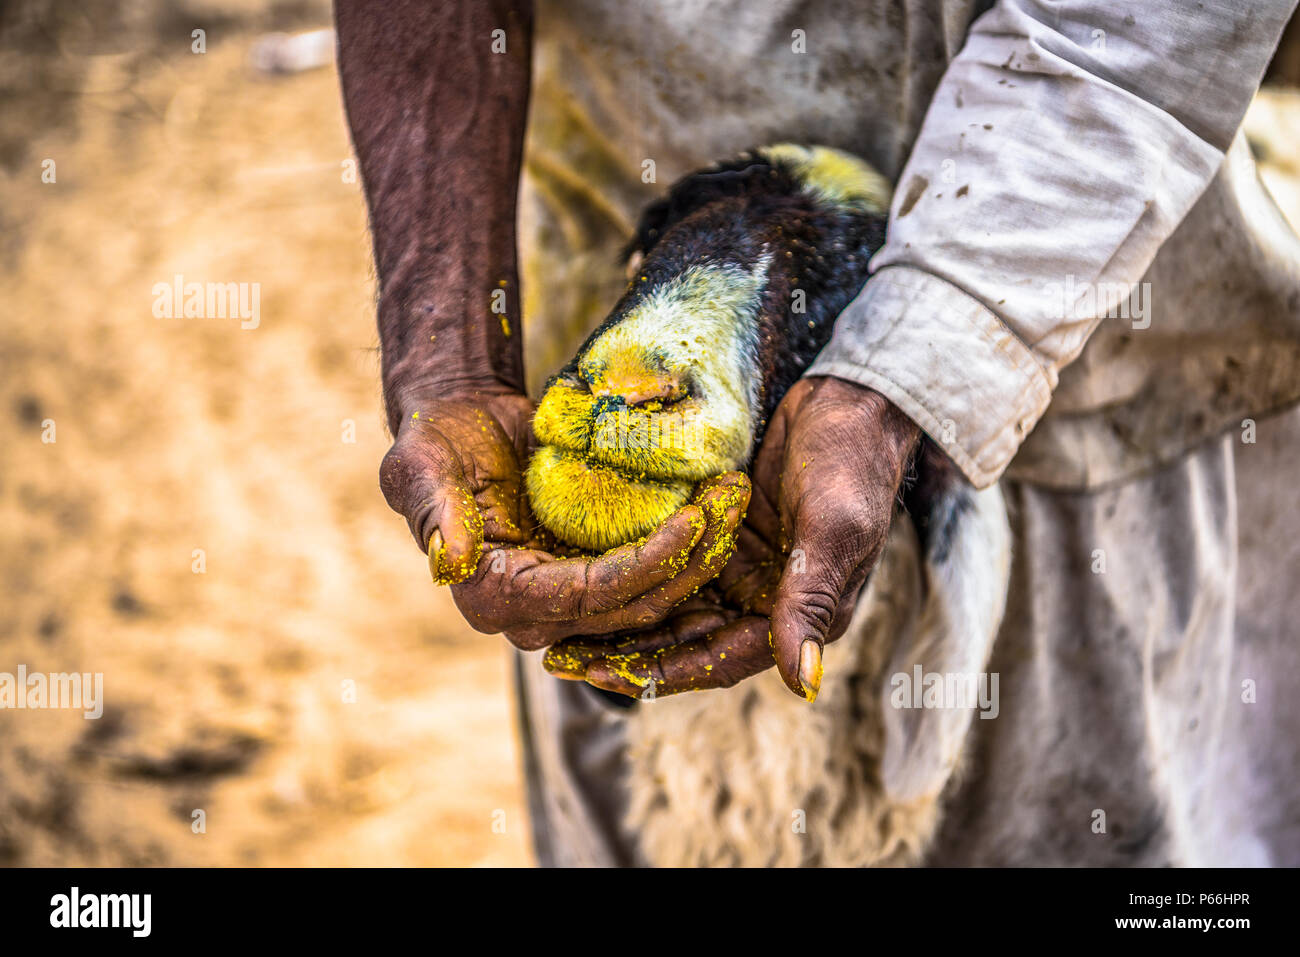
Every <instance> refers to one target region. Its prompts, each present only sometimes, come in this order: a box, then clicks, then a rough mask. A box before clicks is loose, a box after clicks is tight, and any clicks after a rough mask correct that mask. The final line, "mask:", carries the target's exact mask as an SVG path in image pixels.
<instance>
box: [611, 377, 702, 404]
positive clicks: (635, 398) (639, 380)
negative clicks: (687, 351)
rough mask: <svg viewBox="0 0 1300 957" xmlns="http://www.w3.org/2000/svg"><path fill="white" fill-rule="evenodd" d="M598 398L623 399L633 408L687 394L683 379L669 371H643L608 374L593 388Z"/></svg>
mask: <svg viewBox="0 0 1300 957" xmlns="http://www.w3.org/2000/svg"><path fill="white" fill-rule="evenodd" d="M591 391H592V394H593V395H595V396H596V397H598V398H605V397H608V398H610V399H621V400H622V402H623V404H626V405H628V406H631V407H633V408H635V407H637V406H642V405H649V404H650V403H652V402H658V403H662V404H665V405H666V404H667V403H669V402H676V401H677V400H678V399H680V398H682V397H683V396H684V395H685V394H686V390H685V388H683V386H682V383H681V381H680V380H679V379H678V378H677V377H676V376H672V375H668V374H667V373H656V372H649V371H645V372H641V373H638V374H633V375H626V376H607V377H606V378H605V379H604V380H603V381H601V382H600V383H599V384H597V386H596V387H595V388H593V389H592V390H591Z"/></svg>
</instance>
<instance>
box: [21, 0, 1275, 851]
mask: <svg viewBox="0 0 1300 957" xmlns="http://www.w3.org/2000/svg"><path fill="white" fill-rule="evenodd" d="M330 18H331V14H330V8H329V4H328V3H327V2H325V0H278V2H277V0H225V2H220V3H217V2H206V0H116V2H115V0H97V2H93V0H92V2H86V0H30V2H22V0H19V2H14V0H10V2H7V3H0V291H2V293H3V307H4V313H3V316H0V672H14V671H15V670H16V668H17V666H18V665H19V664H25V665H26V666H27V669H28V671H29V672H37V671H39V672H61V671H77V672H102V673H103V674H104V697H105V709H104V714H103V717H102V718H101V719H99V720H97V721H95V720H90V721H88V720H85V719H84V718H83V717H82V714H81V712H80V711H66V710H64V711H61V710H46V711H21V712H19V711H0V865H62V864H86V865H137V864H192V865H200V864H227V865H249V864H252V865H323V864H339V865H358V864H374V865H380V864H382V865H388V864H395V865H417V864H418V865H447V864H455V865H475V864H488V865H513V864H527V863H530V862H531V850H530V848H529V842H528V837H527V834H528V830H527V821H526V818H525V815H524V804H523V793H522V788H521V778H520V770H519V766H518V754H517V749H516V745H515V739H514V723H513V722H514V716H513V711H512V705H511V701H510V696H509V685H508V680H507V679H508V666H509V658H508V653H507V651H506V648H505V645H504V642H503V641H501V640H500V639H499V638H493V637H487V636H482V635H478V634H476V633H474V632H472V631H471V630H470V629H469V628H468V627H467V626H466V625H464V623H463V622H462V621H461V619H460V616H459V614H458V613H457V611H456V609H455V606H454V605H453V603H452V601H451V599H450V596H449V595H448V594H447V592H446V591H443V590H438V589H435V588H434V587H433V586H432V585H431V584H430V582H429V577H428V572H427V570H426V567H425V563H424V561H423V560H422V559H421V557H420V555H419V554H418V551H417V550H416V548H415V546H414V544H413V542H412V541H411V539H410V536H409V533H408V532H407V530H406V527H405V524H404V522H403V521H402V520H401V519H400V518H398V517H397V516H396V515H394V514H393V513H391V512H390V511H389V510H388V508H387V507H386V505H385V504H384V500H383V497H382V495H381V494H380V492H379V489H378V484H377V471H378V465H379V460H380V458H381V456H382V455H383V453H384V451H385V450H386V448H387V446H388V439H387V436H386V432H385V427H384V421H383V414H382V406H381V402H380V394H379V384H378V374H379V362H378V353H377V350H376V346H377V341H378V339H377V335H376V333H375V330H374V316H373V297H374V279H373V270H372V267H371V263H370V249H369V239H368V236H367V233H366V222H365V211H364V204H363V201H362V197H361V192H360V185H359V182H358V180H357V177H356V176H355V173H354V169H353V167H352V164H351V154H350V145H349V142H348V136H347V129H346V126H345V124H344V120H343V113H342V106H341V102H340V95H339V89H338V83H337V78H336V77H335V75H334V71H333V63H332V57H331V54H332V40H331V39H330V38H329V37H328V36H327V35H320V34H316V35H313V34H312V31H317V30H321V29H327V28H328V27H329V26H330ZM195 30H202V31H203V34H202V35H201V37H196V36H195V35H194V31H195ZM200 40H201V43H200ZM199 46H202V48H203V49H202V52H199V51H198V47H199ZM1298 81H1300V41H1298V40H1297V30H1296V29H1295V25H1294V24H1293V27H1292V30H1291V33H1290V36H1289V38H1288V40H1286V41H1284V45H1283V49H1282V51H1281V52H1280V53H1279V56H1278V58H1277V60H1276V61H1275V64H1274V67H1273V71H1272V76H1271V82H1272V84H1273V85H1272V86H1271V87H1270V88H1269V89H1268V90H1266V91H1265V92H1264V93H1263V94H1261V96H1260V97H1259V99H1258V100H1257V102H1256V104H1255V106H1254V107H1253V108H1252V110H1251V113H1250V116H1249V117H1248V120H1247V129H1248V132H1249V135H1250V138H1251V142H1252V145H1253V146H1254V148H1255V152H1256V155H1257V156H1258V157H1259V159H1260V161H1261V164H1262V167H1263V175H1264V177H1265V181H1266V183H1267V185H1268V186H1269V188H1270V190H1271V191H1272V192H1273V194H1274V196H1275V197H1276V199H1277V200H1278V202H1279V204H1280V205H1281V206H1282V207H1283V209H1284V210H1285V211H1286V213H1287V215H1288V216H1289V217H1291V221H1292V223H1293V224H1300V93H1298V92H1295V91H1294V90H1292V89H1290V88H1289V87H1292V86H1294V85H1295V84H1296V83H1297V82H1298ZM178 274H179V275H182V276H184V277H185V281H186V282H189V281H199V282H223V283H224V282H234V283H241V282H246V283H258V284H260V316H259V321H258V325H257V327H256V328H249V329H244V328H241V324H240V322H239V320H237V319H212V318H209V319H197V318H192V319H159V318H155V316H154V311H153V307H154V303H155V298H156V297H155V292H154V286H155V284H158V283H164V284H169V283H172V282H173V280H174V277H175V276H176V275H178ZM353 688H354V689H355V693H354V694H349V689H353ZM353 698H354V699H355V700H353ZM197 810H201V811H203V816H202V820H203V823H204V825H205V829H204V830H203V831H202V832H200V833H196V832H195V821H196V817H195V813H194V812H195V811H197Z"/></svg>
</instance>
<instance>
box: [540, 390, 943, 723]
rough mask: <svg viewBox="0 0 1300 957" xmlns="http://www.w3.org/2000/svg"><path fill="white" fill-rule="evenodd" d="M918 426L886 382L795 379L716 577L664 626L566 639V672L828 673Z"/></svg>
mask: <svg viewBox="0 0 1300 957" xmlns="http://www.w3.org/2000/svg"><path fill="white" fill-rule="evenodd" d="M919 436H920V433H919V430H918V429H917V427H916V426H915V425H914V424H913V423H912V422H911V421H910V420H909V419H908V418H907V417H906V416H904V415H903V413H901V412H900V411H899V410H898V409H897V408H895V407H894V406H893V405H892V404H891V403H890V402H889V401H888V400H887V399H885V398H884V396H882V395H880V394H879V393H877V392H875V391H873V390H871V389H867V388H864V387H862V386H859V385H855V384H853V383H850V382H846V381H843V380H840V379H835V378H809V379H803V380H801V381H800V382H798V383H796V384H795V385H794V387H792V388H791V389H790V391H789V392H788V393H787V394H786V396H785V398H784V399H783V400H782V401H781V403H780V405H779V406H778V407H777V411H776V414H775V415H774V416H773V419H772V423H771V425H770V427H769V429H768V432H767V435H766V437H765V438H764V441H763V445H762V447H761V448H760V449H759V452H758V455H757V456H756V458H755V461H754V467H753V470H752V471H753V474H754V485H755V488H756V489H757V490H758V494H757V495H755V496H754V499H753V502H752V503H751V507H750V510H749V514H748V515H747V516H746V519H745V524H744V526H743V527H742V529H741V534H740V544H739V548H738V550H737V553H736V555H735V557H734V558H733V559H732V560H731V562H729V563H728V565H727V567H726V568H725V569H724V571H723V572H722V574H721V576H720V578H719V580H718V582H717V583H716V585H715V586H714V587H711V588H710V589H707V590H705V592H703V593H702V594H701V595H700V596H699V597H697V598H696V599H693V600H692V601H690V602H686V603H684V604H683V605H682V606H681V607H680V608H679V609H678V610H677V612H675V613H674V614H673V616H672V617H671V618H670V619H669V620H668V621H667V622H666V623H665V625H664V627H662V628H659V629H656V630H654V631H649V632H642V633H640V634H635V635H626V634H622V635H617V636H613V638H612V641H613V645H612V647H611V644H610V643H609V641H610V639H609V638H607V639H606V640H605V641H604V642H600V641H593V640H585V641H573V642H565V643H563V644H561V645H557V646H555V647H553V648H552V649H551V650H550V651H549V652H548V653H547V656H546V659H545V663H546V666H547V668H548V669H549V670H550V671H552V673H554V674H556V675H557V676H559V677H567V678H583V679H585V680H587V681H588V682H589V683H591V684H593V685H595V686H597V687H600V688H605V689H607V690H609V691H617V692H621V693H623V694H626V695H631V696H639V695H641V694H642V693H643V692H644V689H645V688H646V687H647V686H648V685H649V684H650V682H651V681H653V682H654V684H655V687H654V694H655V695H656V696H661V695H667V694H676V693H678V692H681V691H692V690H700V689H705V688H719V687H730V686H731V685H734V684H736V683H737V682H738V681H741V680H742V679H744V678H748V677H750V676H751V675H754V674H757V673H758V672H760V671H763V670H766V669H767V668H770V667H771V666H772V665H773V664H775V665H776V666H777V669H778V670H779V672H780V674H781V677H782V679H783V680H784V681H785V683H786V685H787V686H788V687H789V688H790V690H791V691H793V692H794V693H795V694H798V695H800V696H803V697H806V698H808V699H809V700H812V699H813V698H814V697H816V694H817V691H818V689H819V687H820V685H821V671H822V669H821V657H822V648H823V646H824V645H825V643H826V642H827V641H834V640H835V639H836V638H838V637H839V636H840V635H841V634H843V633H844V630H845V628H846V627H847V626H848V622H849V619H850V617H851V616H852V613H853V608H854V604H855V601H856V599H857V595H858V592H859V590H860V589H861V588H862V585H863V583H864V582H865V581H866V578H867V575H868V573H869V572H870V571H871V568H872V567H873V566H874V565H875V563H876V560H877V559H878V558H879V556H880V552H881V550H882V548H883V547H884V543H885V539H886V536H887V534H888V531H889V523H890V519H891V516H892V513H893V506H894V500H895V497H896V495H897V493H898V489H899V486H900V484H901V483H902V479H903V475H904V472H905V470H906V468H907V464H908V461H909V459H910V457H911V455H912V452H913V450H914V449H915V447H916V444H917V441H918V439H919Z"/></svg>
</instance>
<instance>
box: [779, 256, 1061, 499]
mask: <svg viewBox="0 0 1300 957" xmlns="http://www.w3.org/2000/svg"><path fill="white" fill-rule="evenodd" d="M804 374H805V375H833V376H836V377H837V378H841V379H847V380H849V381H851V382H857V383H859V384H860V385H865V386H867V387H869V388H872V389H875V390H876V391H877V392H880V393H881V394H882V395H884V396H885V397H886V398H887V399H889V400H890V401H891V402H893V403H894V405H896V406H898V408H899V409H901V410H902V411H903V413H904V414H906V415H907V416H908V417H909V418H910V419H912V421H913V422H915V423H916V424H917V425H918V426H920V427H921V429H923V430H924V431H925V433H926V434H927V435H929V436H930V438H931V439H933V440H934V441H935V442H936V443H938V445H939V446H940V447H941V448H942V449H943V450H944V452H946V453H947V454H948V456H949V457H950V458H952V460H953V461H954V462H955V463H956V464H957V466H958V467H959V468H960V469H961V470H962V472H963V473H964V474H965V475H966V478H967V479H969V480H970V482H971V483H972V484H973V485H974V486H975V487H976V488H984V487H986V486H988V485H991V484H993V482H995V481H997V479H998V477H999V476H1000V475H1001V474H1002V472H1003V471H1004V470H1005V469H1006V467H1007V465H1008V464H1009V463H1010V462H1011V459H1012V457H1013V456H1014V455H1015V454H1016V450H1017V449H1018V448H1020V443H1021V442H1022V441H1024V438H1025V436H1026V435H1028V434H1029V431H1030V430H1031V429H1032V428H1033V427H1034V424H1035V423H1036V422H1037V421H1038V419H1039V417H1040V416H1042V414H1043V412H1044V411H1045V410H1046V409H1047V404H1048V402H1049V401H1051V398H1052V388H1053V386H1054V384H1055V382H1054V379H1055V376H1054V374H1052V373H1051V371H1050V370H1049V369H1048V368H1046V367H1044V366H1043V365H1042V364H1041V363H1040V362H1039V361H1038V360H1037V359H1036V358H1035V356H1034V354H1033V353H1032V352H1031V351H1030V350H1029V348H1028V347H1027V346H1026V345H1025V344H1024V343H1023V342H1021V341H1020V339H1019V338H1018V337H1017V336H1016V335H1015V333H1013V332H1012V331H1011V330H1010V329H1009V328H1007V326H1006V325H1005V324H1004V323H1003V322H1002V320H1001V319H999V318H998V317H997V315H995V314H994V313H993V312H992V311H991V310H989V309H988V308H987V307H986V306H984V305H983V304H982V303H980V302H979V301H978V300H976V299H974V298H972V297H971V296H969V295H967V294H966V293H965V292H963V291H962V290H960V289H958V288H957V287H956V286H954V285H952V284H951V283H949V282H946V281H944V280H942V279H940V278H938V277H937V276H933V275H931V274H929V273H926V272H922V271H921V270H919V269H913V268H911V267H908V266H889V267H886V268H884V269H882V270H880V271H879V272H878V273H876V274H875V275H874V276H872V277H871V279H870V280H869V281H868V282H867V284H866V286H864V287H863V289H862V292H861V293H859V294H858V297H857V298H856V299H854V300H853V302H851V303H850V304H849V305H848V307H847V308H846V309H845V310H844V312H843V313H841V314H840V317H839V318H838V319H837V320H836V322H835V332H834V334H833V335H832V337H831V341H830V342H829V343H828V344H827V346H826V348H825V349H823V350H822V351H821V354H820V355H818V357H817V359H816V361H814V362H813V364H812V365H811V366H810V367H809V368H808V370H807V372H805V373H804Z"/></svg>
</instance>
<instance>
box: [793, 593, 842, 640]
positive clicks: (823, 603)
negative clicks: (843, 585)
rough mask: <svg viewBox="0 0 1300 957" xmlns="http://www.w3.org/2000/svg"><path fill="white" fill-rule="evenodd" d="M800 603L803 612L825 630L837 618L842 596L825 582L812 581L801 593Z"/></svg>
mask: <svg viewBox="0 0 1300 957" xmlns="http://www.w3.org/2000/svg"><path fill="white" fill-rule="evenodd" d="M799 604H800V605H801V608H802V611H803V613H804V614H805V615H806V616H807V617H809V618H811V619H812V620H813V621H815V622H816V623H817V624H818V625H819V626H820V627H821V630H822V631H823V632H825V631H826V630H827V629H828V628H830V626H831V622H833V621H834V620H835V613H836V612H837V611H839V607H840V596H839V593H838V592H836V591H835V590H834V589H833V588H831V587H830V586H829V585H827V584H825V583H822V582H810V583H809V584H808V586H807V587H806V588H805V589H804V591H803V592H802V593H801V594H800V595H799Z"/></svg>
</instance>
